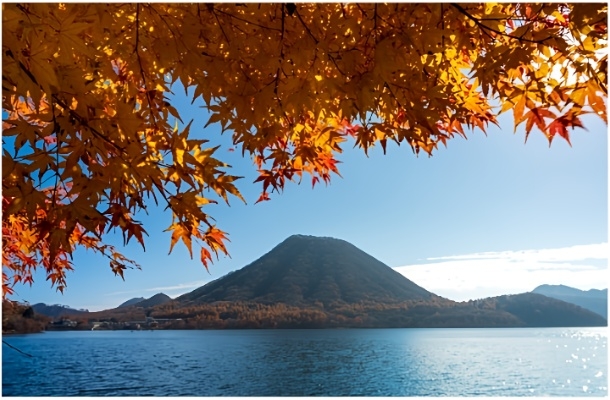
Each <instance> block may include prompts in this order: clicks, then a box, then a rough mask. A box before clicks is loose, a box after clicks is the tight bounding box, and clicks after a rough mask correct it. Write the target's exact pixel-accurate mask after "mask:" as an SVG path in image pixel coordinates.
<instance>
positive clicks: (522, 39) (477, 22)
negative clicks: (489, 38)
mask: <svg viewBox="0 0 610 400" xmlns="http://www.w3.org/2000/svg"><path fill="white" fill-rule="evenodd" d="M449 4H451V6H453V8H455V9H456V10H458V11H459V12H460V13H462V14H464V15H465V16H466V17H468V18H469V19H470V20H472V21H473V22H474V23H475V24H476V25H477V26H478V27H479V28H481V29H482V30H483V31H491V32H494V33H496V34H498V35H501V36H505V37H509V38H511V39H515V40H518V41H520V42H529V43H536V44H544V42H545V41H546V40H549V39H551V36H549V37H547V38H545V39H541V40H532V39H525V38H523V37H519V36H514V35H511V34H510V33H506V32H501V31H499V30H497V29H494V28H491V27H489V26H487V25H485V24H484V23H482V22H481V21H479V20H478V19H477V18H475V17H474V16H473V15H472V14H470V13H469V12H468V11H466V10H465V9H464V8H463V7H462V6H460V5H459V4H456V3H449ZM485 33H487V32H485Z"/></svg>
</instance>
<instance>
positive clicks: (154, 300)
mask: <svg viewBox="0 0 610 400" xmlns="http://www.w3.org/2000/svg"><path fill="white" fill-rule="evenodd" d="M168 301H172V298H171V297H169V296H168V295H166V294H165V293H157V294H156V295H154V296H153V297H151V298H149V299H145V300H142V301H140V302H137V303H135V304H134V306H136V307H142V308H148V307H154V306H158V305H161V304H165V303H167V302H168Z"/></svg>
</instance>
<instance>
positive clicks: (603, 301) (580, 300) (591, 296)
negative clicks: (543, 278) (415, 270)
mask: <svg viewBox="0 0 610 400" xmlns="http://www.w3.org/2000/svg"><path fill="white" fill-rule="evenodd" d="M532 293H537V294H541V295H544V296H547V297H552V298H554V299H558V300H562V301H565V302H568V303H572V304H576V305H577V306H580V307H582V308H586V309H587V310H590V311H593V312H594V313H597V314H599V315H601V316H602V317H604V318H606V319H607V318H608V289H604V290H598V289H590V290H587V291H584V290H579V289H575V288H573V287H569V286H564V285H541V286H538V287H537V288H536V289H534V290H532Z"/></svg>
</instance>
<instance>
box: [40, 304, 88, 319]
mask: <svg viewBox="0 0 610 400" xmlns="http://www.w3.org/2000/svg"><path fill="white" fill-rule="evenodd" d="M32 309H33V310H34V312H35V313H38V314H41V315H46V316H47V317H51V318H57V317H62V316H66V315H79V314H85V313H87V312H89V311H88V310H77V309H75V308H70V307H68V306H62V305H59V304H54V305H47V304H45V303H37V304H34V305H33V306H32Z"/></svg>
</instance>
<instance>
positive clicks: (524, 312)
mask: <svg viewBox="0 0 610 400" xmlns="http://www.w3.org/2000/svg"><path fill="white" fill-rule="evenodd" d="M490 300H491V301H494V302H495V304H496V309H497V310H502V311H506V312H509V313H511V314H512V315H514V316H516V317H517V318H519V319H520V320H521V321H523V323H524V324H525V326H528V327H562V326H607V325H608V321H607V320H606V318H604V317H602V316H601V315H599V314H596V313H594V312H592V311H589V310H587V309H584V308H582V307H579V306H577V305H575V304H571V303H569V302H565V301H562V300H558V299H554V298H552V297H547V296H544V295H542V294H538V293H521V294H517V295H505V296H499V297H492V298H491V299H490Z"/></svg>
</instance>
